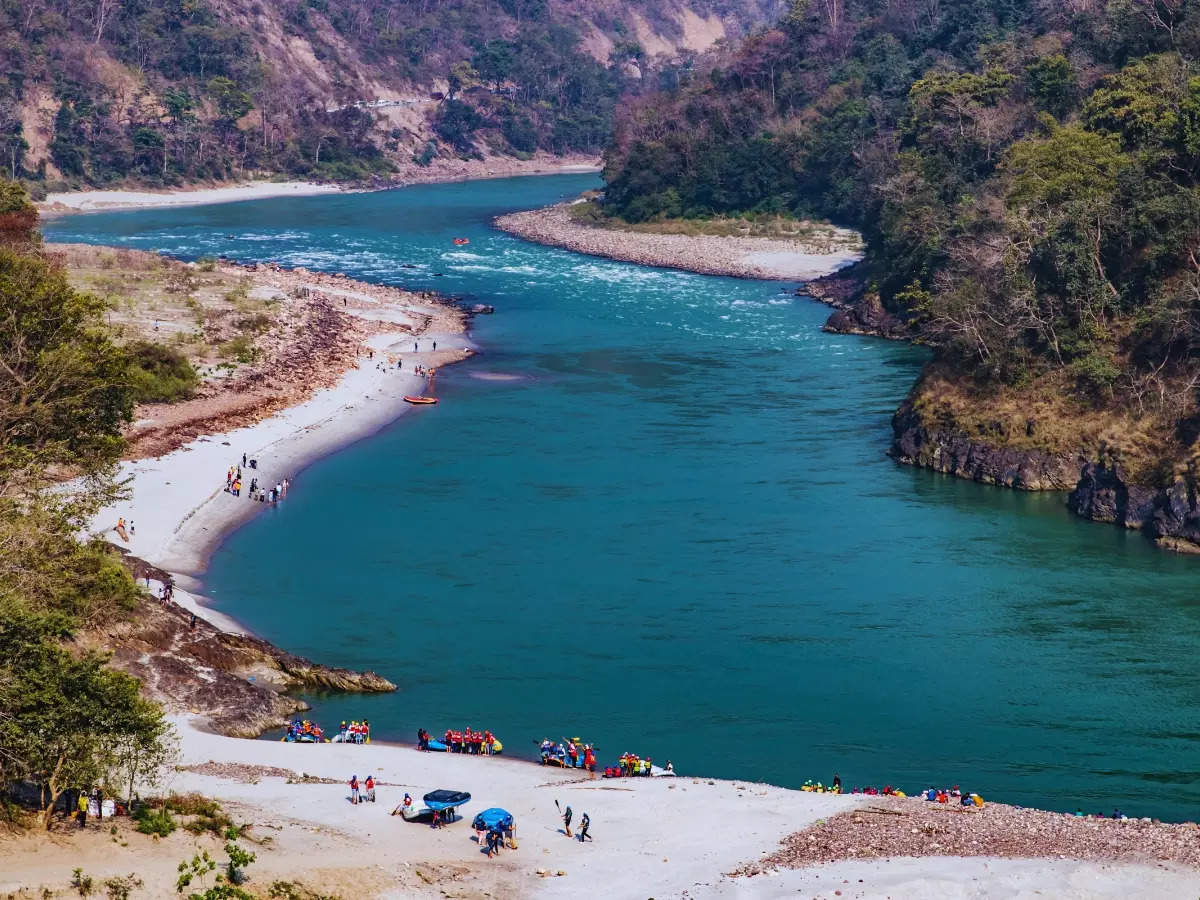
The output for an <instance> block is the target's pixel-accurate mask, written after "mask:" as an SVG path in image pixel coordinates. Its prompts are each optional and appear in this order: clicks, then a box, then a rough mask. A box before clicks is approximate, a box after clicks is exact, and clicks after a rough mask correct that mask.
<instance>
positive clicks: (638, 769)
mask: <svg viewBox="0 0 1200 900" xmlns="http://www.w3.org/2000/svg"><path fill="white" fill-rule="evenodd" d="M653 770H654V765H653V763H652V762H651V760H650V757H648V756H647V757H646V758H645V759H642V758H641V757H640V756H638V755H637V754H636V753H622V754H621V758H620V759H618V760H617V764H616V765H615V766H609V767H608V768H606V769H605V770H604V777H605V778H637V777H644V778H649V777H650V776H651V775H652V774H653ZM663 771H664V772H670V773H671V774H672V775H673V774H675V765H674V764H673V763H672V762H671V761H670V760H669V759H668V760H667V764H666V765H665V766H663Z"/></svg>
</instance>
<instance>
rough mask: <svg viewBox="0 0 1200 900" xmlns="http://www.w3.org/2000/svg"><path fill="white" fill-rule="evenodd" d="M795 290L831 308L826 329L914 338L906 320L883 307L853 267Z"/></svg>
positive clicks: (892, 338)
mask: <svg viewBox="0 0 1200 900" xmlns="http://www.w3.org/2000/svg"><path fill="white" fill-rule="evenodd" d="M796 293H797V294H800V295H802V296H807V297H812V298H813V299H814V300H820V301H821V302H822V303H827V304H829V305H830V306H832V307H833V308H834V310H835V312H834V313H833V315H831V316H830V317H829V320H828V321H827V322H826V323H825V328H824V330H825V331H829V332H832V333H834V334H865V335H870V336H872V337H882V338H887V339H889V340H894V341H905V340H912V339H913V334H912V332H911V331H910V330H909V327H908V323H907V322H905V321H904V320H903V319H901V318H899V317H897V316H894V315H892V313H890V312H888V311H887V310H886V309H884V306H883V303H881V302H880V300H879V295H878V294H877V293H874V292H873V291H868V290H867V289H866V283H865V281H864V280H863V279H862V278H861V277H860V276H859V275H858V274H857V273H856V270H855V269H853V268H851V269H844V270H842V271H841V272H839V273H837V274H835V275H827V276H825V277H824V278H818V279H815V280H814V281H810V282H808V284H806V285H805V286H804V287H802V288H801V289H800V290H798V291H797V292H796Z"/></svg>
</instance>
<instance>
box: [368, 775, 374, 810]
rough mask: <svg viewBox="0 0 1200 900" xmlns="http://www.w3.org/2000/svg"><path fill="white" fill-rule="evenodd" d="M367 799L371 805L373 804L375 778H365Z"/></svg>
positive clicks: (370, 776)
mask: <svg viewBox="0 0 1200 900" xmlns="http://www.w3.org/2000/svg"><path fill="white" fill-rule="evenodd" d="M367 799H368V800H370V801H371V802H372V803H374V802H375V776H374V775H368V776H367Z"/></svg>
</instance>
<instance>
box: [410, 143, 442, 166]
mask: <svg viewBox="0 0 1200 900" xmlns="http://www.w3.org/2000/svg"><path fill="white" fill-rule="evenodd" d="M435 156H437V141H429V142H428V143H426V144H425V149H424V150H422V151H421V155H420V156H413V162H415V163H416V164H417V165H418V166H427V165H429V164H430V163H431V162H433V158H434V157H435Z"/></svg>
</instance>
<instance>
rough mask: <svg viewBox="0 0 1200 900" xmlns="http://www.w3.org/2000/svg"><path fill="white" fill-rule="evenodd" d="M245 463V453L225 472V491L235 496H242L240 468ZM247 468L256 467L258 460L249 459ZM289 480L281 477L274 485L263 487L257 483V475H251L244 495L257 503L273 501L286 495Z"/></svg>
mask: <svg viewBox="0 0 1200 900" xmlns="http://www.w3.org/2000/svg"><path fill="white" fill-rule="evenodd" d="M246 465H247V460H246V454H245V453H243V454H242V464H241V465H240V466H239V465H237V464H236V463H235V464H234V465H232V466H230V467H229V468H228V469H227V470H226V472H225V491H226V493H229V494H233V496H235V497H240V496H242V468H243V467H245V466H246ZM249 468H251V469H257V468H258V460H257V459H252V460H249ZM290 484H291V482H289V481H288V480H287V479H286V478H281V479H279V480H278V481H277V482H275V486H274V487H271V488H264V487H263V486H262V485H260V484H259V483H258V476H253V477H251V479H250V485H249V488H248V490H247V494H246V496H247V497H248V498H249V499H250V500H257V501H258V502H259V503H275V502H277V501H279V500H281V499H283V498H284V497H286V496H287V492H288V487H289V486H290Z"/></svg>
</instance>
